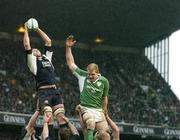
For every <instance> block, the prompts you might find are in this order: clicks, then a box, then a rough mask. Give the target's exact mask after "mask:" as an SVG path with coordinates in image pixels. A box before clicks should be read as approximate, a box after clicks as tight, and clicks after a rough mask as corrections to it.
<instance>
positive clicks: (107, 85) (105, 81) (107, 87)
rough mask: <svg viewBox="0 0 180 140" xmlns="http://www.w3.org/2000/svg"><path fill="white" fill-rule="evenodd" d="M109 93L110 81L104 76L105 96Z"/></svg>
mask: <svg viewBox="0 0 180 140" xmlns="http://www.w3.org/2000/svg"><path fill="white" fill-rule="evenodd" d="M108 95H109V81H108V80H107V79H106V78H104V90H103V97H104V96H108Z"/></svg>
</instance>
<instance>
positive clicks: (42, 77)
mask: <svg viewBox="0 0 180 140" xmlns="http://www.w3.org/2000/svg"><path fill="white" fill-rule="evenodd" d="M45 48H46V49H45V54H43V55H42V56H41V57H36V56H34V55H33V53H32V50H28V51H27V65H28V67H29V69H30V71H31V73H32V74H33V75H34V76H35V79H36V86H37V89H38V88H39V87H41V86H45V85H54V84H56V79H55V70H54V66H53V64H52V62H51V60H52V54H53V52H52V50H51V47H46V46H45Z"/></svg>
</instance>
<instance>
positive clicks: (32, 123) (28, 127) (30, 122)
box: [26, 111, 39, 130]
mask: <svg viewBox="0 0 180 140" xmlns="http://www.w3.org/2000/svg"><path fill="white" fill-rule="evenodd" d="M38 116H39V111H36V112H34V114H33V115H32V116H31V118H30V120H29V122H28V125H27V126H26V129H28V130H30V129H32V128H34V126H35V124H36V120H37V118H38Z"/></svg>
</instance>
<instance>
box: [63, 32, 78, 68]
mask: <svg viewBox="0 0 180 140" xmlns="http://www.w3.org/2000/svg"><path fill="white" fill-rule="evenodd" d="M75 43H76V41H75V40H74V37H73V36H72V35H70V36H69V37H68V38H67V39H66V44H65V45H66V62H67V65H68V67H69V69H70V70H71V71H74V70H75V69H76V68H77V66H76V64H75V62H74V57H73V54H72V47H73V46H74V44H75Z"/></svg>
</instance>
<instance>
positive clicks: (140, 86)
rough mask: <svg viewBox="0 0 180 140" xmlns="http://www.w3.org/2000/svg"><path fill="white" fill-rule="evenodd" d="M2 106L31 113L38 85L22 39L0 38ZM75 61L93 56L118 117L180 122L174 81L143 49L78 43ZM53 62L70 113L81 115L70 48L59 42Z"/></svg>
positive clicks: (167, 123)
mask: <svg viewBox="0 0 180 140" xmlns="http://www.w3.org/2000/svg"><path fill="white" fill-rule="evenodd" d="M0 47H1V49H0V89H1V90H0V111H8V112H17V113H28V114H30V113H32V112H33V111H34V110H35V102H36V89H35V83H34V79H33V77H32V75H31V74H30V73H29V71H28V69H27V66H26V58H25V53H24V50H23V47H22V42H20V41H17V42H16V41H11V40H0ZM73 51H74V56H75V60H76V63H77V64H78V66H80V67H81V68H84V69H86V66H87V64H88V63H90V62H95V63H97V64H98V65H99V67H100V72H101V74H102V75H105V76H106V77H107V78H108V79H109V82H110V92H109V116H111V117H112V118H113V119H114V120H115V121H117V122H123V123H139V124H149V125H161V126H173V127H174V126H175V127H180V103H179V100H178V99H177V98H176V96H175V95H174V93H173V92H172V91H171V89H170V86H169V85H168V84H167V83H166V82H165V81H164V79H163V78H162V77H161V75H160V74H159V73H158V72H157V71H156V69H155V68H154V67H153V66H152V64H151V63H150V62H149V61H148V60H147V58H146V57H145V56H143V55H142V54H137V53H136V54H135V53H131V54H130V53H122V52H110V51H108V52H107V51H92V50H83V49H78V48H74V50H73ZM53 61H54V64H55V67H56V73H57V80H58V81H59V85H58V87H59V88H60V89H61V92H62V95H63V98H64V104H65V108H66V113H67V116H70V117H76V114H75V111H74V109H75V106H76V105H77V104H79V88H78V85H77V82H76V79H75V78H74V76H73V75H72V74H71V72H70V71H69V70H68V68H67V65H66V62H65V49H64V48H63V47H58V46H55V52H54V59H53Z"/></svg>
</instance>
